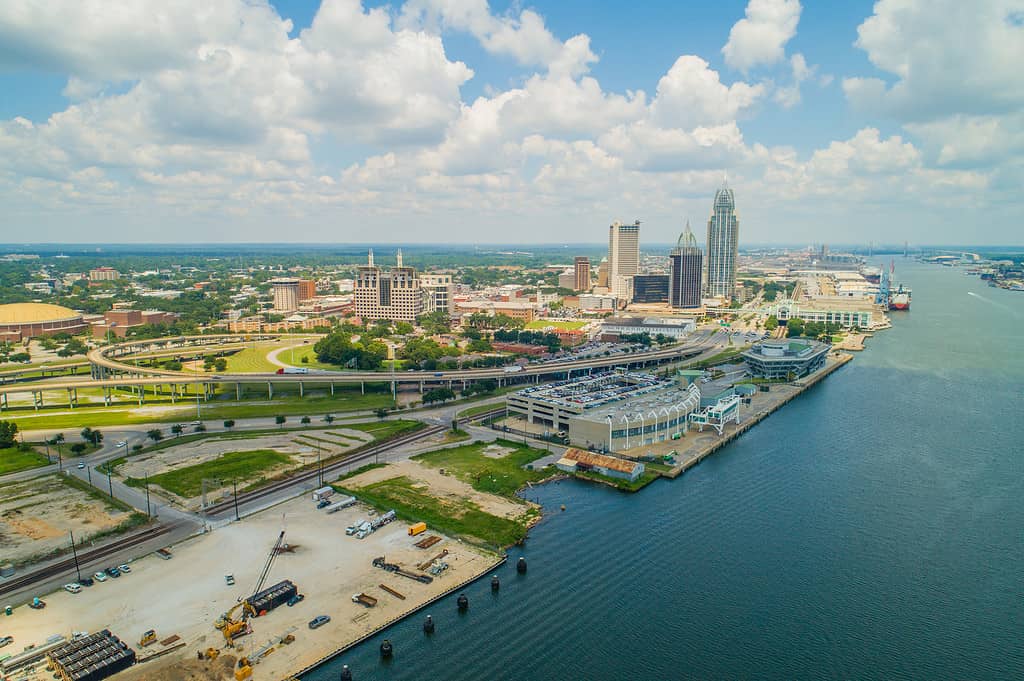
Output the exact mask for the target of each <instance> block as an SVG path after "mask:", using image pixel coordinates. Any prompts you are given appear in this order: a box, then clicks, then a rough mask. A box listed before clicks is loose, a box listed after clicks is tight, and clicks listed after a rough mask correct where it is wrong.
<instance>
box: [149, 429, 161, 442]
mask: <svg viewBox="0 0 1024 681" xmlns="http://www.w3.org/2000/svg"><path fill="white" fill-rule="evenodd" d="M146 437H148V438H149V439H150V440H152V441H153V442H160V440H163V439H164V434H163V433H161V432H160V429H159V428H154V429H153V430H147V431H146Z"/></svg>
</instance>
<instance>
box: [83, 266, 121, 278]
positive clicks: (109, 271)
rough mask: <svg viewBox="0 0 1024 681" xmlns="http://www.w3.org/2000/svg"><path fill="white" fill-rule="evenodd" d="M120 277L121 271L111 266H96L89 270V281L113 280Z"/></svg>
mask: <svg viewBox="0 0 1024 681" xmlns="http://www.w3.org/2000/svg"><path fill="white" fill-rule="evenodd" d="M120 278H121V273H120V272H118V271H117V270H115V269H114V268H113V267H97V268H95V269H91V270H89V281H115V280H117V279H120Z"/></svg>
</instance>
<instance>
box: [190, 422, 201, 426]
mask: <svg viewBox="0 0 1024 681" xmlns="http://www.w3.org/2000/svg"><path fill="white" fill-rule="evenodd" d="M188 425H190V426H201V425H203V422H202V421H193V422H192V423H190V424H188Z"/></svg>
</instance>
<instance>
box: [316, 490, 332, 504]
mask: <svg viewBox="0 0 1024 681" xmlns="http://www.w3.org/2000/svg"><path fill="white" fill-rule="evenodd" d="M333 495H334V488H333V487H321V488H320V489H315V490H313V501H323V500H324V499H329V498H330V497H332V496H333Z"/></svg>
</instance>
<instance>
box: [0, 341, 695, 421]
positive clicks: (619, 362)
mask: <svg viewBox="0 0 1024 681" xmlns="http://www.w3.org/2000/svg"><path fill="white" fill-rule="evenodd" d="M274 338H279V336H261V337H259V339H260V340H270V339H274ZM192 340H196V341H199V342H200V345H199V347H200V348H201V349H203V350H210V349H211V348H216V349H219V350H228V349H237V348H238V347H239V345H240V344H241V345H242V346H244V345H245V344H246V343H251V342H252V341H253V340H254V339H253V338H252V337H250V338H249V339H247V340H243V341H241V342H240V341H239V338H238V336H195V337H181V338H173V339H155V340H153V341H146V342H144V343H139V342H132V343H121V344H117V345H111V346H106V347H104V348H98V349H96V350H93V351H92V352H90V353H89V361H90V363H91V364H92V367H93V374H92V375H93V378H91V379H88V380H74V381H50V382H46V383H13V384H6V385H0V409H7V408H9V402H8V396H9V395H13V394H28V393H31V394H32V395H33V404H34V406H35V408H36V409H39V408H41V407H43V406H45V405H44V404H43V393H44V392H48V393H52V392H66V393H67V402H66V403H67V405H68V406H69V407H75V406H77V404H78V396H77V391H78V390H81V389H85V388H93V389H101V390H103V391H104V396H105V397H104V404H107V405H109V404H110V403H111V402H112V399H111V396H112V393H113V391H115V390H123V389H131V390H133V391H134V393H135V395H136V397H137V400H138V402H139V404H142V403H144V402H145V399H146V392H147V390H149V391H150V392H151V393H152V394H158V395H165V396H169V397H170V399H171V401H172V403H173V402H175V401H176V400H177V399H192V396H194V395H195V393H196V392H201V393H202V396H203V398H204V399H207V400H208V399H209V398H210V397H211V396H212V395H213V394H214V393H215V392H216V391H217V390H218V389H221V390H223V389H224V388H227V387H229V386H233V387H234V388H235V393H236V398H237V399H241V396H242V386H243V385H254V384H259V385H265V386H266V388H267V395H268V398H273V395H274V387H275V386H281V385H295V386H298V388H299V394H300V396H301V395H303V394H304V392H305V387H306V386H309V385H314V386H328V387H329V388H330V390H331V394H333V393H334V387H335V386H337V385H353V384H357V385H360V386H361V388H362V389H364V390H365V386H366V384H367V383H377V384H379V383H387V384H390V386H391V390H392V392H393V393H394V392H395V391H397V390H398V388H399V386H401V385H413V386H416V387H418V388H419V390H420V391H423V390H425V389H427V388H428V387H449V388H453V387H455V386H460V387H463V388H464V387H466V386H467V385H468V384H469V383H471V382H473V381H479V380H485V379H492V380H496V381H497V382H498V385H499V387H500V386H503V385H507V384H513V383H528V382H532V381H535V382H540V381H541V380H542V379H544V380H556V379H560V378H570V377H571V376H572V375H573V374H576V375H579V374H581V373H584V372H590V371H593V370H595V369H605V368H612V367H623V368H642V367H647V366H652V365H657V364H662V363H666V362H676V361H679V360H684V359H688V358H691V357H695V356H697V355H699V354H700V353H702V352H704V351H705V350H707V349H708V347H709V345H710V344H711V340H710V337H703V338H701V339H699V340H696V341H693V342H690V343H685V344H680V345H674V346H671V347H667V348H659V349H655V350H649V351H646V352H634V353H619V354H613V355H610V356H607V357H605V356H600V357H589V358H585V359H574V360H562V361H553V362H546V363H542V364H532V365H527V366H524V367H522V368H520V369H519V370H517V371H509V368H506V367H496V368H484V369H460V370H453V371H418V370H415V371H399V372H381V371H313V370H310V372H309V373H289V374H276V373H265V374H264V373H251V374H215V375H204V374H195V373H187V372H177V371H167V370H164V369H154V368H151V367H143V366H135V365H133V364H129V363H128V362H126V361H122V359H120V358H125V357H126V356H128V355H130V354H134V353H138V352H160V353H170V355H182V354H189V353H190V352H194V351H195V350H194V348H196V347H197V346H194V345H190V344H189V341H192ZM160 343H163V344H164V346H163V347H162V348H159V347H157V345H158V344H160ZM190 386H198V387H199V390H193V391H192V392H191V393H187V388H188V387H190ZM63 402H64V400H61V403H63Z"/></svg>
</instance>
